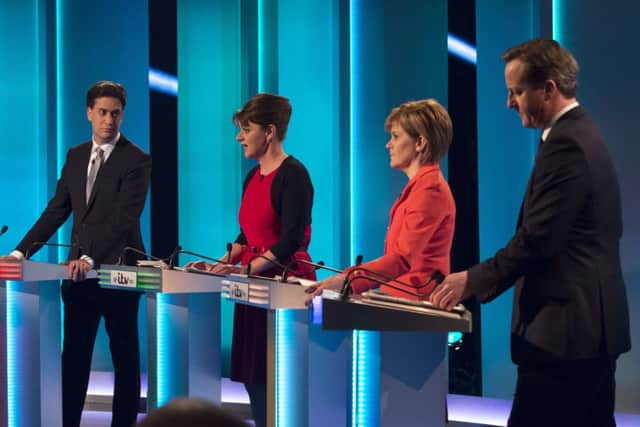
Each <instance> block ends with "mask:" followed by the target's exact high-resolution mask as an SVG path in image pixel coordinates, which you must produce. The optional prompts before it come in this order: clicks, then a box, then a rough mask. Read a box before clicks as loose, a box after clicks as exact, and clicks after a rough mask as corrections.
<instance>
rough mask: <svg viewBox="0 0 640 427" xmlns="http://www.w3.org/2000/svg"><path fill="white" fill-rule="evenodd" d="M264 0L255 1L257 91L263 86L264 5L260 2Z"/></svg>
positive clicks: (261, 89) (262, 89)
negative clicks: (256, 22) (256, 8)
mask: <svg viewBox="0 0 640 427" xmlns="http://www.w3.org/2000/svg"><path fill="white" fill-rule="evenodd" d="M263 1H264V0H258V1H257V3H258V5H257V7H258V10H257V19H256V20H257V21H258V92H264V90H265V88H264V86H265V82H264V80H265V77H264V75H265V70H264V42H263V39H264V37H265V34H263V32H264V27H265V25H264V22H263V20H264V19H265V17H264V10H263V8H264V5H263V4H262V2H263Z"/></svg>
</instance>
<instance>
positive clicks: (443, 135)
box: [306, 99, 456, 304]
mask: <svg viewBox="0 0 640 427" xmlns="http://www.w3.org/2000/svg"><path fill="white" fill-rule="evenodd" d="M385 128H386V129H387V131H389V133H390V134H391V138H390V139H389V141H388V142H387V145H386V148H387V149H388V150H389V156H390V162H389V163H390V166H391V167H392V168H394V169H399V170H401V171H402V172H404V173H405V174H406V175H407V177H408V178H409V182H408V183H407V185H406V186H405V187H404V189H403V190H402V193H401V194H400V197H399V198H398V199H397V200H396V202H395V203H394V205H393V207H392V208H391V213H390V222H389V228H388V229H387V235H386V238H385V244H384V255H382V256H381V257H380V258H378V259H375V260H373V261H371V262H368V263H366V264H363V265H361V266H359V267H351V268H348V269H347V270H345V271H344V272H343V273H341V274H337V275H334V276H331V277H329V278H327V279H325V280H323V281H322V282H319V284H318V285H317V286H316V287H314V288H311V289H310V292H311V293H312V294H311V295H310V296H309V297H308V298H307V301H306V302H307V304H310V303H311V300H312V298H313V297H314V296H316V295H320V294H321V293H322V291H323V289H333V290H339V289H340V288H341V287H342V284H343V283H344V282H345V278H347V281H348V283H350V285H351V290H352V291H353V292H354V293H361V292H364V291H366V290H368V289H371V288H374V287H378V286H380V285H379V283H380V282H381V281H382V282H386V284H382V285H381V286H380V288H381V290H382V291H384V292H386V293H389V294H391V295H395V296H400V297H404V298H409V299H423V300H424V299H428V297H429V295H430V294H431V292H432V291H433V289H434V287H435V285H436V282H437V281H436V280H434V279H433V278H434V277H435V275H434V273H436V272H440V273H441V274H445V275H446V274H448V273H449V269H450V252H451V244H452V242H453V229H454V225H455V219H456V218H455V217H456V208H455V203H454V200H453V196H452V194H451V190H450V189H449V184H447V181H446V180H445V179H444V177H443V175H442V173H441V171H440V166H439V165H438V163H439V162H440V160H441V159H442V158H443V157H444V156H445V154H446V153H447V150H448V148H449V145H450V144H451V140H452V136H453V130H452V124H451V119H450V117H449V114H448V113H447V110H445V109H444V107H442V106H441V105H440V104H439V103H438V102H437V101H435V100H433V99H426V100H422V101H412V102H406V103H404V104H402V105H400V106H399V107H397V108H394V109H393V110H392V111H391V113H390V114H389V116H388V117H387V120H386V122H385ZM365 270H368V271H365ZM436 274H437V273H436ZM370 278H373V279H376V280H370ZM387 279H392V280H387Z"/></svg>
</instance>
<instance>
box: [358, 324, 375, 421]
mask: <svg viewBox="0 0 640 427" xmlns="http://www.w3.org/2000/svg"><path fill="white" fill-rule="evenodd" d="M379 354H380V333H379V332H377V331H357V330H356V331H353V355H352V362H351V363H352V376H351V378H352V381H351V389H352V391H351V425H352V427H364V426H377V425H379V424H380V416H379V407H380V403H379V402H380V366H379V362H380V358H379Z"/></svg>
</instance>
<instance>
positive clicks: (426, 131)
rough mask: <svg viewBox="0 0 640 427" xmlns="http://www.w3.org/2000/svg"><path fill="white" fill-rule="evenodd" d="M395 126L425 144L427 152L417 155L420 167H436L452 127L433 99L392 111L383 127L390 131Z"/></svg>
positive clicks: (441, 108) (442, 109)
mask: <svg viewBox="0 0 640 427" xmlns="http://www.w3.org/2000/svg"><path fill="white" fill-rule="evenodd" d="M394 123H397V124H398V125H400V127H401V128H402V129H403V130H404V131H405V132H407V133H408V134H409V135H410V136H411V137H412V138H415V139H417V138H418V137H419V136H422V137H424V138H425V139H426V140H427V148H426V150H424V151H423V152H421V153H420V164H421V165H424V164H427V163H437V162H439V161H440V160H442V158H443V157H444V156H445V154H447V150H448V149H449V146H450V145H451V140H452V139H453V124H452V123H451V117H449V113H448V112H447V110H446V109H445V108H444V107H443V106H442V105H440V103H438V101H436V100H435V99H423V100H420V101H409V102H405V103H404V104H402V105H400V106H399V107H396V108H394V109H393V110H391V112H390V113H389V116H388V117H387V120H385V123H384V127H385V129H386V130H387V131H390V130H391V126H393V124H394Z"/></svg>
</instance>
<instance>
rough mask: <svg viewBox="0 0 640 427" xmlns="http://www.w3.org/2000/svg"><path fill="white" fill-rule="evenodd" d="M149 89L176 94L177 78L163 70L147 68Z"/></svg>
mask: <svg viewBox="0 0 640 427" xmlns="http://www.w3.org/2000/svg"><path fill="white" fill-rule="evenodd" d="M149 89H152V90H155V91H157V92H162V93H165V94H167V95H173V96H178V79H177V78H176V76H173V75H171V74H169V73H165V72H164V71H160V70H156V69H154V68H149Z"/></svg>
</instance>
